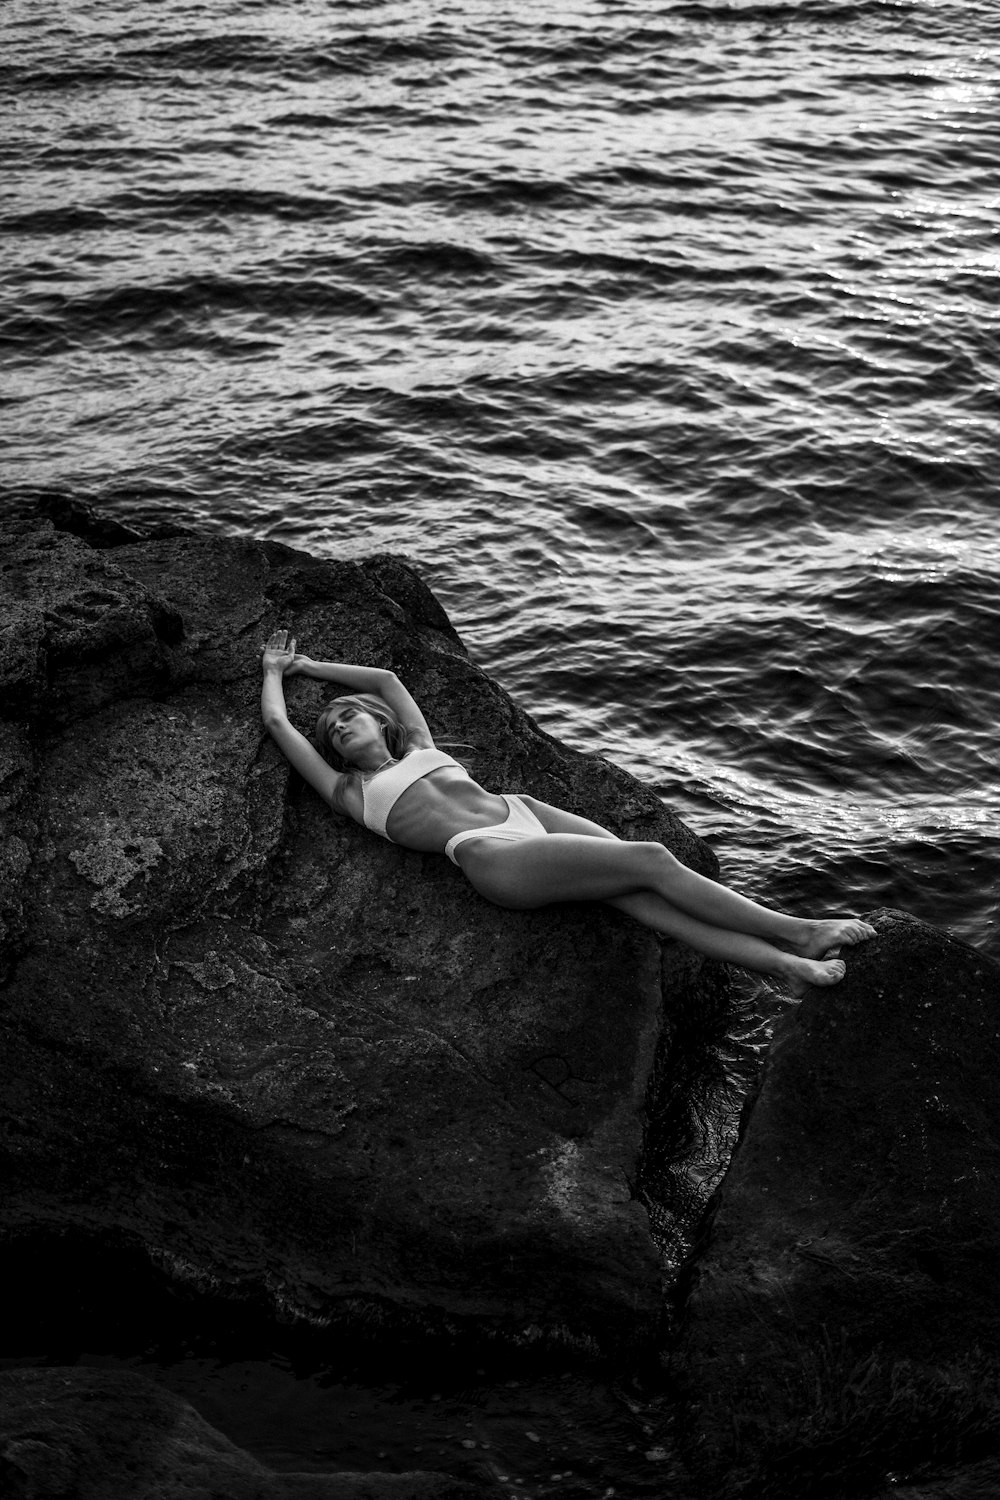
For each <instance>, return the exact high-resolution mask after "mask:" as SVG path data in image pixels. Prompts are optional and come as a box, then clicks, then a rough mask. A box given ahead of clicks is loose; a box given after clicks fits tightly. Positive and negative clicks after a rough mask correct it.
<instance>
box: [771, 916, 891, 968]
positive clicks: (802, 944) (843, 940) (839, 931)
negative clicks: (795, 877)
mask: <svg viewBox="0 0 1000 1500" xmlns="http://www.w3.org/2000/svg"><path fill="white" fill-rule="evenodd" d="M805 925H806V931H805V933H804V935H803V936H802V937H801V938H800V939H799V940H798V941H797V942H793V943H792V944H791V946H792V947H793V948H794V949H795V951H796V953H798V954H800V955H801V956H802V957H803V958H825V957H826V956H827V955H828V954H829V953H830V951H831V950H833V951H839V949H841V948H842V947H844V946H845V945H847V946H850V945H852V944H854V943H864V942H866V941H867V940H868V938H873V937H874V936H875V928H874V927H872V926H870V925H869V923H867V922H862V921H860V920H859V919H858V918H857V917H832V918H831V919H830V920H829V921H819V920H817V921H815V922H812V921H810V922H806V924H805Z"/></svg>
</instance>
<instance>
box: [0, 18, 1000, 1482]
mask: <svg viewBox="0 0 1000 1500" xmlns="http://www.w3.org/2000/svg"><path fill="white" fill-rule="evenodd" d="M0 113H2V120H3V127H2V135H0V142H2V144H0V150H2V176H0V228H2V235H3V238H2V256H0V297H2V308H0V313H2V315H0V339H2V343H3V361H4V364H3V386H2V403H3V410H2V432H0V436H2V441H3V455H4V456H3V481H4V487H5V493H6V495H7V496H8V502H7V503H21V502H23V500H24V499H25V497H28V496H32V495H71V496H74V497H76V498H79V499H82V500H84V501H87V502H89V503H91V504H94V505H97V506H99V507H102V508H104V509H106V510H109V511H111V512H113V513H115V514H116V515H117V516H119V517H120V518H122V519H124V520H128V521H133V522H137V523H140V524H141V523H143V522H157V523H162V522H165V521H166V522H182V523H185V524H188V525H191V524H193V525H195V526H197V527H199V528H201V529H204V530H208V531H212V532H215V533H217V534H222V535H228V536H247V537H255V538H264V537H266V538H274V539H278V540H280V541H283V542H287V543H289V544H291V545H293V546H296V547H300V548H303V549H306V550H307V551H309V552H311V553H313V554H316V555H321V556H328V557H336V558H344V557H359V556H362V555H365V554H367V553H371V552H376V551H384V550H391V551H394V552H399V553H402V554H404V555H405V556H407V557H408V558H410V559H411V560H412V561H413V562H414V564H415V565H416V566H417V568H418V569H419V570H420V572H421V573H422V574H423V576H424V577H425V578H426V579H427V581H428V582H429V584H430V585H431V587H432V588H433V589H434V590H435V592H436V593H437V595H438V596H439V598H440V599H441V601H442V602H443V604H444V605H445V607H446V608H447V610H448V612H449V614H450V615H451V618H452V620H453V622H454V624H455V626H456V627H457V629H458V630H459V631H460V633H461V634H462V636H463V638H464V640H465V642H466V644H467V645H468V647H469V650H470V652H471V653H472V655H473V657H474V658H475V659H476V660H477V661H478V662H479V663H480V665H482V666H483V667H484V668H485V669H486V670H487V671H488V672H489V673H491V674H492V675H493V676H494V677H495V678H496V679H497V680H498V681H499V682H500V683H502V684H503V686H504V687H505V688H507V689H508V690H509V691H510V693H512V694H513V696H514V697H515V698H516V699H517V700H518V702H519V703H520V704H521V705H522V706H523V707H524V708H525V709H526V710H527V711H528V712H529V713H531V714H532V715H533V716H534V717H535V718H536V720H537V721H538V722H539V723H540V724H541V725H542V727H543V728H545V729H546V730H548V731H549V732H550V733H552V734H554V735H556V736H558V737H559V738H561V739H563V740H565V741H566V742H568V743H570V744H572V745H574V746H576V747H577V748H579V749H581V750H584V751H588V752H594V753H598V754H601V755H605V756H607V757H609V758H611V759H613V760H615V761H616V762H618V763H619V764H621V765H623V766H625V767H626V768H627V769H629V770H630V771H632V772H634V774H635V775H636V776H638V777H639V778H641V779H642V780H643V781H644V782H646V783H648V784H649V785H650V786H652V787H654V788H655V789H656V791H657V792H658V793H659V794H660V795H661V796H662V797H663V798H664V799H665V800H666V801H667V802H668V803H669V804H670V805H671V806H672V807H674V808H675V809H676V810H677V811H678V812H679V813H680V815H681V816H682V817H683V818H684V819H685V820H686V821H687V822H688V823H689V824H690V826H691V827H692V828H694V829H695V830H696V831H697V832H698V833H699V834H701V835H702V836H703V837H704V838H705V839H707V840H708V841H709V843H710V844H711V845H712V846H713V847H714V849H715V850H716V852H717V853H718V855H719V858H720V860H721V863H722V868H723V874H724V877H725V879H726V880H727V881H728V882H730V883H731V884H733V885H735V886H737V887H738V888H740V889H742V890H745V891H748V892H750V893H751V894H753V895H755V896H756V897H757V898H758V899H760V900H763V901H766V902H768V903H771V904H777V905H780V906H783V907H785V908H787V909H789V910H791V911H793V912H795V913H796V914H800V915H802V914H809V913H816V914H818V913H822V912H828V913H833V912H842V911H855V912H862V913H864V912H870V911H872V910H874V909H876V908H878V907H880V906H885V905H888V906H892V907H899V908H903V909H905V910H907V911H909V912H912V913H914V914H915V915H917V916H919V917H921V918H923V919H925V920H927V921H930V922H932V923H935V924H936V925H938V926H940V927H943V928H944V929H946V930H947V931H949V932H950V933H952V934H953V935H955V936H957V937H959V938H961V939H963V940H965V941H966V942H969V943H971V944H973V945H975V946H976V947H978V948H980V949H982V950H983V951H984V952H987V953H990V954H991V955H992V956H993V957H997V958H1000V925H998V920H997V913H998V904H997V888H998V883H1000V831H998V821H1000V820H998V814H1000V751H998V725H1000V686H998V684H1000V493H998V480H1000V393H998V382H1000V358H998V353H1000V217H998V211H1000V4H998V3H997V0H787V3H765V4H759V3H758V4H755V3H746V0H744V3H738V0H731V3H724V0H702V3H696V0H566V3H555V0H553V3H543V0H384V3H383V0H156V3H152V0H129V3H127V4H126V3H122V0H67V3H63V4H60V5H57V6H40V5H38V4H35V3H29V0H5V4H4V5H3V7H2V9H0ZM300 645H301V647H302V649H303V650H306V651H308V652H309V653H310V654H312V655H317V656H322V655H324V654H330V655H335V654H336V642H333V641H319V640H317V641H313V640H309V641H302V642H300ZM470 1441H472V1440H471V1439H470ZM286 1467H287V1464H286ZM611 1492H612V1491H610V1490H609V1491H608V1493H609V1494H610V1493H611ZM520 1493H525V1491H524V1490H523V1489H522V1490H521V1491H520ZM587 1493H588V1494H590V1493H591V1491H589V1490H588V1491H587ZM593 1493H594V1494H599V1493H600V1488H599V1487H597V1488H596V1489H594V1490H593Z"/></svg>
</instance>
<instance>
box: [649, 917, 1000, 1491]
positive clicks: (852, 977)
mask: <svg viewBox="0 0 1000 1500" xmlns="http://www.w3.org/2000/svg"><path fill="white" fill-rule="evenodd" d="M874 921H875V924H876V926H877V928H878V936H877V938H876V939H874V940H873V941H872V942H870V943H866V944H864V945H863V946H861V947H860V948H858V949H857V950H856V951H855V953H854V955H853V956H852V962H851V965H850V968H849V971H848V977H847V979H846V980H845V982H844V983H843V984H842V985H839V986H838V987H837V988H836V990H832V991H828V992H820V991H814V992H812V993H811V994H810V995H809V996H808V998H807V999H806V1000H805V1001H804V1002H803V1004H802V1005H801V1006H800V1007H798V1008H797V1009H795V1010H793V1011H791V1012H789V1014H788V1015H787V1016H786V1017H785V1019H784V1020H783V1022H782V1023H781V1024H780V1026H779V1028H778V1029H777V1031H776V1034H775V1037H774V1041H773V1045H772V1048H771V1052H770V1055H769V1057H768V1061H767V1066H766V1069H765V1073H764V1078H763V1083H762V1086H761V1088H760V1091H759V1093H758V1095H757V1097H756V1099H755V1100H754V1101H753V1102H752V1105H751V1106H750V1107H749V1108H748V1110H747V1112H746V1115H745V1126H744V1130H743V1133H742V1137H741V1140H740V1143H739V1146H738V1148H737V1150H736V1153H735V1155H734V1158H733V1161H732V1164H731V1166H730V1168H729V1171H728V1173H727V1175H726V1178H725V1180H724V1182H723V1184H722V1188H721V1190H720V1193H719V1195H718V1203H717V1209H716V1212H715V1215H714V1219H713V1222H712V1224H711V1231H710V1237H709V1239H708V1243H707V1245H706V1246H705V1247H704V1248H703V1251H702V1253H701V1254H700V1256H699V1257H698V1259H697V1263H696V1270H695V1273H694V1285H693V1290H692V1293H691V1296H690V1300H689V1303H688V1308H687V1324H686V1334H685V1341H684V1347H683V1351H682V1357H681V1359H680V1360H679V1363H678V1368H679V1369H681V1370H682V1371H683V1377H684V1380H685V1382H686V1384H687V1388H688V1395H689V1400H690V1409H689V1416H690V1430H691V1438H692V1451H693V1452H694V1453H695V1455H696V1456H697V1457H698V1459H699V1461H700V1462H701V1463H702V1465H704V1466H705V1468H706V1470H707V1472H709V1473H711V1474H714V1475H715V1478H716V1480H717V1483H718V1487H719V1492H720V1493H729V1492H730V1489H729V1487H730V1486H733V1492H735V1493H743V1492H744V1491H743V1489H741V1488H740V1476H741V1475H743V1476H744V1477H746V1476H751V1477H750V1478H746V1483H747V1484H748V1485H749V1489H748V1490H747V1492H748V1493H752V1494H753V1495H754V1496H755V1497H756V1496H758V1495H760V1496H765V1495H772V1494H773V1495H779V1494H780V1495H786V1494H788V1495H792V1494H795V1495H799V1494H804V1493H808V1494H813V1493H820V1491H819V1490H817V1489H815V1488H814V1486H815V1485H817V1484H819V1483H820V1480H821V1479H822V1481H823V1483H824V1484H825V1485H826V1488H824V1489H822V1491H821V1492H822V1493H824V1494H826V1493H830V1494H834V1493H836V1494H841V1493H843V1494H845V1495H850V1494H862V1493H865V1492H866V1490H865V1488H864V1487H863V1486H864V1485H866V1484H869V1483H871V1484H874V1483H875V1481H876V1480H877V1479H878V1478H879V1476H880V1475H881V1476H882V1477H883V1478H884V1476H885V1474H886V1472H887V1471H888V1470H897V1471H901V1472H902V1473H904V1474H905V1473H906V1472H907V1471H908V1470H910V1469H913V1468H916V1469H919V1468H920V1466H921V1465H924V1466H926V1465H927V1464H929V1463H932V1462H933V1463H936V1464H942V1465H948V1464H953V1463H955V1462H957V1461H958V1460H959V1459H961V1458H962V1457H964V1456H966V1455H970V1456H975V1454H976V1453H977V1451H982V1450H983V1448H984V1447H985V1449H986V1451H992V1450H995V1449H997V1448H1000V1379H998V1374H1000V1292H998V1287H997V1274H996V1273H997V1265H998V1263H1000V967H998V966H997V965H996V964H995V963H993V962H992V961H991V960H990V959H988V958H985V957H984V956H982V955H981V954H979V953H977V952H975V951H974V950H973V949H971V948H969V947H967V946H965V945H964V944H962V943H959V942H956V941H955V940H953V939H951V938H949V937H947V936H946V935H945V934H943V933H941V932H938V931H937V930H935V929H934V928H931V927H928V926H926V925H925V924H923V923H921V922H918V921H916V920H915V919H913V918H910V917H907V916H906V915H905V914H903V913H900V912H880V913H877V914H876V915H875V918H874ZM838 1464H843V1466H844V1475H845V1476H847V1477H845V1479H844V1487H843V1489H836V1488H835V1487H834V1484H835V1480H836V1475H837V1465H838ZM723 1476H728V1477H727V1478H726V1479H725V1483H724V1482H723ZM850 1476H853V1480H851V1478H850ZM852 1485H853V1487H852Z"/></svg>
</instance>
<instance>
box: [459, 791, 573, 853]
mask: <svg viewBox="0 0 1000 1500" xmlns="http://www.w3.org/2000/svg"><path fill="white" fill-rule="evenodd" d="M500 796H501V797H503V800H504V801H505V802H506V804H507V807H508V808H509V812H508V813H507V818H506V821H505V822H503V823H491V824H490V826H489V828H466V829H465V830H464V831H463V832H462V833H455V834H453V835H452V836H451V838H450V839H449V840H448V842H447V843H446V844H445V846H444V852H445V854H447V856H448V858H449V859H450V860H451V862H452V864H453V865H457V864H458V860H457V859H456V858H455V850H456V849H457V848H458V846H459V844H464V843H465V841H466V839H504V840H506V841H508V842H510V843H515V842H517V840H519V839H534V838H537V837H538V836H539V834H542V833H547V832H548V830H547V829H546V828H545V826H544V825H543V824H542V823H540V822H539V821H538V819H537V818H536V817H535V815H534V813H533V812H532V811H531V808H530V807H528V806H527V804H526V803H525V802H523V801H522V800H521V798H520V797H516V796H514V794H513V793H510V794H508V793H506V792H501V793H500Z"/></svg>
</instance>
